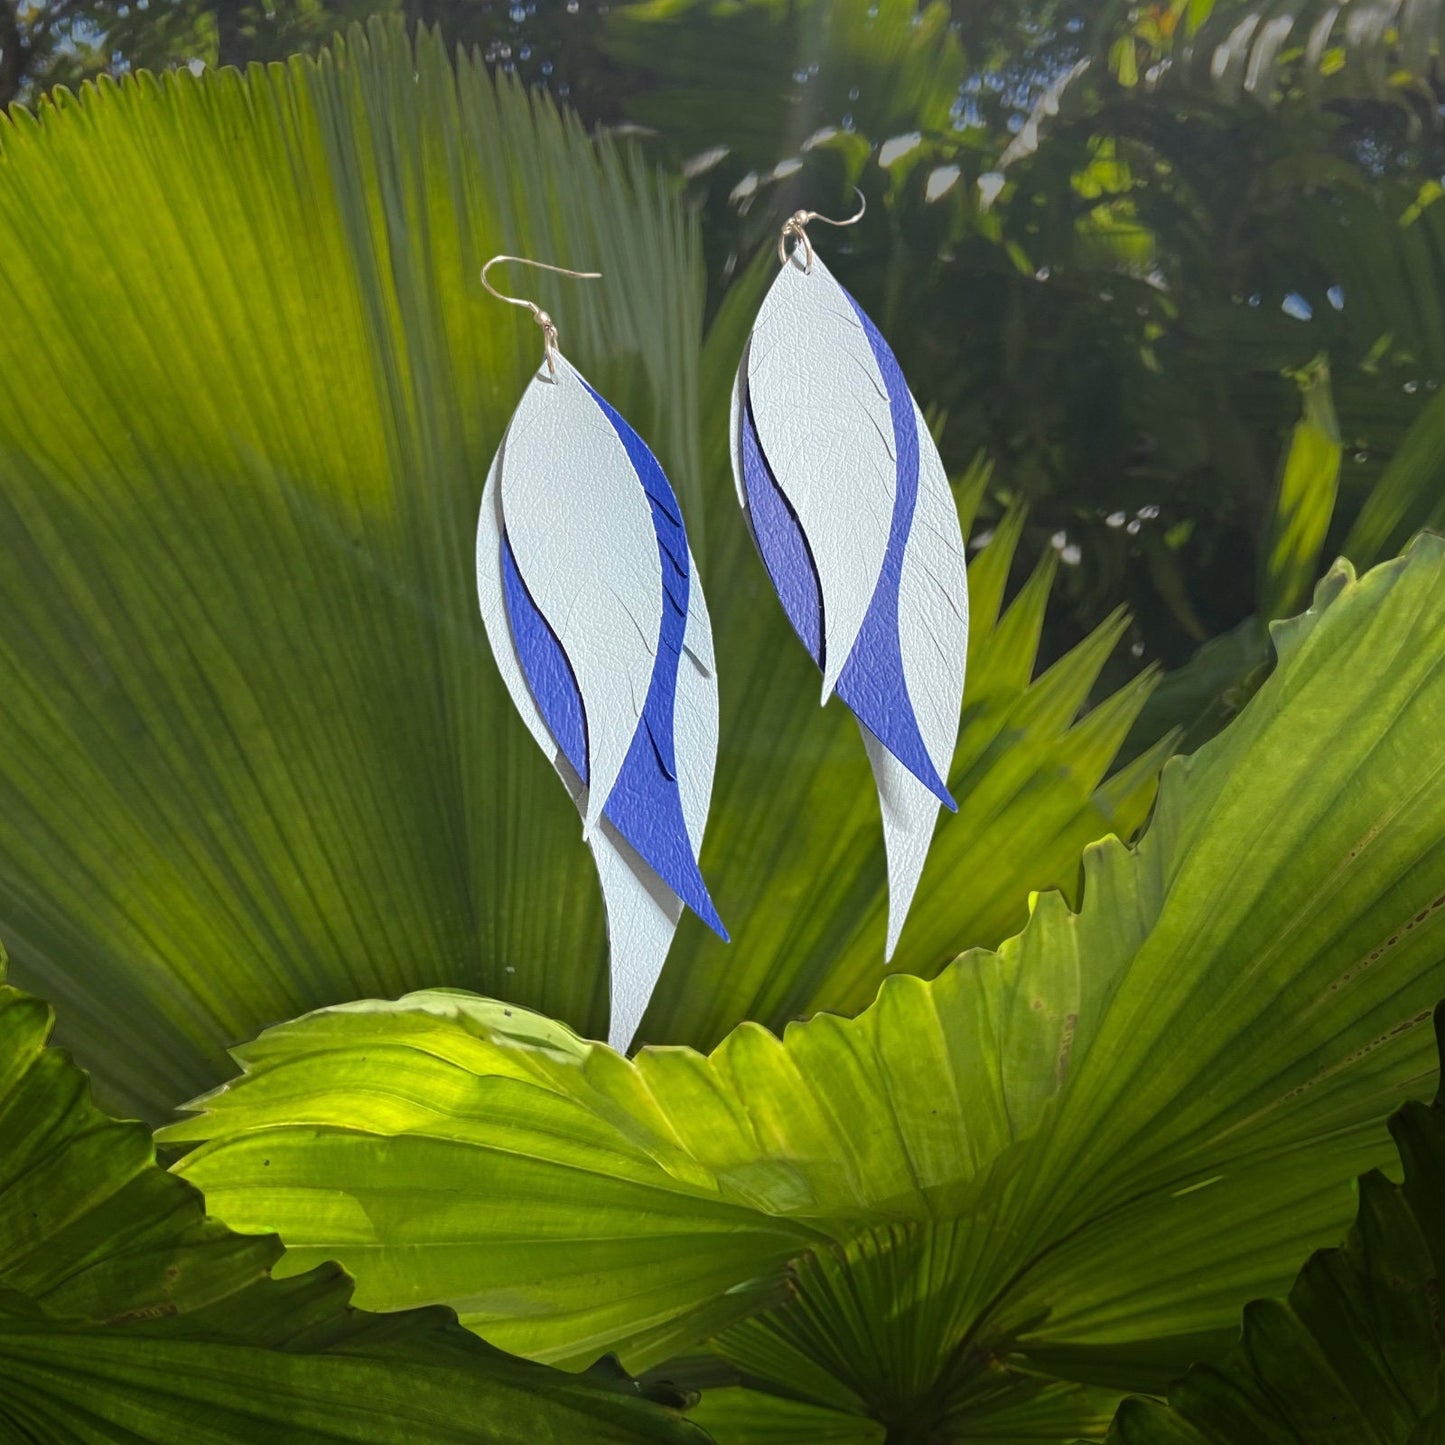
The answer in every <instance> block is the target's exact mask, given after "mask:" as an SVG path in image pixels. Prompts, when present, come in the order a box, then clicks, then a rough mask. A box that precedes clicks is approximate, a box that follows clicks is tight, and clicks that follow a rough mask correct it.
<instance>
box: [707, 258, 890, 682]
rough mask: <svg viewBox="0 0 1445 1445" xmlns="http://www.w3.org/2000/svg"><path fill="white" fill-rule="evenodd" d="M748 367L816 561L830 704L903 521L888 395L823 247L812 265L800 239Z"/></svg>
mask: <svg viewBox="0 0 1445 1445" xmlns="http://www.w3.org/2000/svg"><path fill="white" fill-rule="evenodd" d="M746 365H747V373H748V375H747V386H748V397H749V399H750V401H751V403H752V410H753V417H754V419H755V420H756V422H757V427H758V438H759V440H760V441H761V443H762V447H763V452H764V454H765V455H766V456H767V459H768V463H769V465H770V466H771V467H772V470H773V475H774V477H775V478H776V479H777V482H778V485H779V487H781V488H782V491H783V494H784V496H786V497H787V499H788V502H789V504H790V505H791V506H792V508H793V511H794V512H795V513H796V514H797V517H798V522H799V525H800V526H801V527H802V529H803V535H804V536H805V537H806V538H807V540H808V546H809V548H810V549H811V551H812V555H813V561H814V564H815V566H816V567H817V570H818V582H819V585H820V588H821V591H822V599H823V700H824V701H825V702H826V701H827V699H828V697H829V695H830V694H831V693H832V691H833V687H834V685H835V684H836V682H837V681H838V674H839V673H841V672H842V670H843V666H844V664H845V663H846V662H847V660H848V654H849V653H850V652H851V651H852V649H853V644H854V642H855V641H857V638H858V631H859V628H861V627H862V625H863V617H864V614H865V613H866V612H867V611H868V604H869V603H870V602H871V601H872V599H873V592H874V590H875V588H876V587H877V585H878V575H879V573H880V572H881V570H882V567H883V554H884V552H885V550H886V549H887V545H888V533H889V529H890V528H891V526H892V523H893V503H894V499H895V497H896V496H897V491H898V472H897V457H896V454H895V447H894V441H893V421H892V416H891V414H890V412H889V409H888V393H887V390H886V388H885V387H884V385H883V377H882V374H881V373H880V372H879V370H878V363H877V362H876V361H875V359H874V357H873V348H872V347H871V346H870V345H869V342H868V336H867V334H866V333H865V331H864V330H863V323H862V322H861V321H860V320H859V319H858V314H857V312H856V311H854V309H853V306H852V303H851V302H850V301H849V300H848V298H847V296H846V295H845V294H844V293H843V290H842V288H841V287H840V286H839V285H838V283H837V282H836V281H835V280H834V279H833V276H832V273H831V272H829V270H828V268H827V267H826V266H825V265H824V264H823V262H822V261H821V260H819V259H818V258H817V257H816V256H815V257H814V260H813V269H812V271H811V273H804V271H803V260H802V255H801V248H800V250H799V251H795V252H794V253H793V255H792V257H791V258H790V259H789V260H788V261H787V262H786V263H785V264H784V265H783V266H782V267H781V268H780V269H779V271H778V277H777V280H775V281H774V282H773V285H772V287H771V288H770V290H769V291H768V294H767V296H766V297H765V298H764V300H763V304H762V308H761V309H760V310H759V312H758V319H757V322H756V324H755V325H754V327H753V334H752V338H751V341H750V342H749V347H748V352H747V361H746ZM735 435H736V432H735ZM733 445H734V447H736V445H737V443H736V440H734V443H733Z"/></svg>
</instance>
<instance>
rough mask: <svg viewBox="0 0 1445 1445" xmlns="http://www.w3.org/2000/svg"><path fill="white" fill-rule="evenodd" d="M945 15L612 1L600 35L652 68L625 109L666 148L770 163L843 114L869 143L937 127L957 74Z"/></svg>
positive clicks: (795, 0)
mask: <svg viewBox="0 0 1445 1445" xmlns="http://www.w3.org/2000/svg"><path fill="white" fill-rule="evenodd" d="M951 18H952V17H951V16H950V13H949V7H948V6H947V5H945V4H940V3H938V0H932V3H924V4H920V3H919V0H742V3H732V4H728V5H717V4H714V3H712V0H646V3H643V4H630V5H625V6H618V7H615V8H614V10H613V12H612V14H611V16H610V17H609V19H608V22H607V26H606V29H605V30H604V32H603V43H604V45H605V46H606V48H607V50H608V51H609V53H610V54H611V55H612V56H613V57H614V58H615V59H617V60H619V61H622V62H623V63H625V64H627V65H630V66H632V67H635V68H636V69H638V70H640V71H643V72H651V73H653V74H655V75H657V77H658V81H659V83H658V84H657V86H656V87H655V88H654V87H647V88H644V89H642V90H641V91H639V92H638V93H636V94H634V95H631V96H629V97H628V98H627V109H628V114H629V115H630V116H631V117H632V118H633V119H635V120H638V121H641V122H643V123H644V124H646V125H651V126H656V127H658V128H659V129H660V130H661V131H662V132H663V137H664V143H665V144H667V146H668V147H669V149H670V150H671V151H673V152H674V153H675V154H677V155H679V156H685V155H688V154H691V153H694V152H698V151H702V150H704V149H706V148H709V147H712V146H715V145H719V144H721V145H726V146H728V147H729V148H730V149H731V150H733V151H735V152H736V153H737V154H738V155H739V157H740V158H741V159H742V160H743V161H744V162H745V163H746V164H747V165H750V166H770V165H772V164H773V163H774V162H775V161H777V160H779V159H781V157H782V154H783V152H782V151H780V147H786V148H789V149H796V148H797V147H799V146H801V145H802V144H803V143H804V142H805V141H806V140H807V139H808V135H809V132H810V131H811V130H813V129H816V128H817V127H818V126H821V125H822V124H823V123H824V121H825V120H832V121H833V122H835V123H836V122H837V120H838V119H839V118H841V117H842V116H844V115H851V116H853V117H854V123H855V124H856V125H857V126H858V128H859V129H860V130H861V131H862V132H863V133H864V134H865V135H868V136H871V137H873V138H874V139H875V140H885V139H887V138H888V137H889V136H890V135H893V134H895V133H897V132H900V131H911V130H918V129H922V130H939V131H943V130H947V129H948V128H949V126H950V124H951V119H950V112H951V109H952V107H953V105H954V103H955V102H956V100H957V98H958V89H959V86H960V85H961V84H962V83H963V81H964V79H965V77H966V75H967V66H966V63H965V58H964V53H963V47H962V46H961V45H960V43H959V39H958V36H957V34H956V33H955V31H954V28H953V27H952V25H951V24H950V20H951ZM800 76H801V77H804V78H803V79H801V80H800V79H799V77H800ZM803 114H806V115H808V116H812V117H814V119H813V121H812V123H811V124H808V123H806V122H803V123H800V116H801V115H803Z"/></svg>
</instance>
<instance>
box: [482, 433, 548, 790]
mask: <svg viewBox="0 0 1445 1445" xmlns="http://www.w3.org/2000/svg"><path fill="white" fill-rule="evenodd" d="M505 447H506V443H505V441H504V442H503V444H502V447H501V448H499V449H498V451H497V455H496V456H495V457H493V458H492V465H491V469H490V470H489V471H488V472H487V484H486V486H485V487H484V488H483V489H482V510H481V515H480V516H479V517H478V518H477V600H478V602H480V603H481V608H482V625H483V626H484V627H485V628H486V629H487V641H488V642H489V643H491V646H492V656H493V657H494V658H496V660H497V671H498V672H500V673H501V674H502V682H503V683H504V684H505V685H506V688H507V691H508V692H509V693H510V694H511V697H512V703H513V706H515V707H516V709H517V711H518V712H519V713H520V714H521V717H522V721H523V722H524V723H526V725H527V731H528V732H529V733H531V734H532V736H533V737H534V738H535V739H536V740H537V746H538V747H539V748H541V749H542V751H543V752H544V753H546V755H547V757H548V758H549V759H550V760H551V762H552V765H553V767H557V764H558V759H560V758H562V750H561V749H560V748H559V747H558V746H557V743H556V740H555V739H554V738H553V737H552V734H551V731H550V730H549V729H548V727H547V724H546V721H545V720H544V719H543V717H542V710H541V709H540V708H539V707H538V706H537V703H536V700H535V699H534V698H533V697H532V689H531V688H530V687H529V686H528V685H527V676H526V674H525V673H524V672H523V671H522V661H521V658H519V657H518V656H517V644H516V643H515V642H513V641H512V629H511V626H510V624H509V623H508V621H507V597H506V592H505V591H504V589H503V584H502V489H501V486H500V483H499V481H498V477H499V473H500V471H501V466H502V451H503V450H505ZM563 761H565V759H563ZM559 771H560V769H559Z"/></svg>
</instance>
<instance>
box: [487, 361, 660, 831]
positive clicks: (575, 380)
mask: <svg viewBox="0 0 1445 1445" xmlns="http://www.w3.org/2000/svg"><path fill="white" fill-rule="evenodd" d="M556 362H557V376H556V379H555V380H552V379H551V378H550V377H549V376H548V374H547V370H546V367H545V366H544V367H543V368H541V370H539V371H538V373H537V375H536V376H535V377H534V378H533V379H532V382H531V384H530V385H529V386H528V387H527V390H526V391H525V392H524V393H523V395H522V400H521V402H520V403H519V404H518V406H517V410H516V413H515V415H514V416H513V417H512V422H511V425H510V426H509V427H508V428H507V436H506V440H505V442H504V444H503V445H504V451H503V455H504V459H505V460H504V464H503V466H502V469H501V494H502V516H503V518H504V519H505V522H506V529H507V536H508V537H509V538H510V540H511V543H512V551H513V553H514V554H515V555H516V558H517V568H518V571H520V573H521V574H522V580H523V581H524V582H525V583H526V585H527V590H528V592H529V593H530V594H531V596H532V600H533V601H534V602H535V603H536V604H537V609H538V611H540V612H541V614H542V616H543V617H545V618H546V619H547V623H548V625H549V626H550V627H551V629H552V631H553V632H554V633H556V635H557V640H558V641H559V642H560V643H561V644H562V651H563V652H564V653H566V655H567V660H568V661H569V662H570V663H571V664H572V672H573V675H574V676H575V677H576V679H577V688H578V691H579V692H580V693H581V695H582V711H583V714H584V715H585V717H586V719H587V754H588V756H587V763H588V784H589V787H588V798H587V804H586V808H585V811H584V814H583V819H584V828H583V832H584V833H585V834H587V835H590V834H591V831H592V829H593V828H594V827H595V826H596V823H597V820H598V818H599V817H600V816H601V813H602V808H603V805H604V804H605V803H606V801H607V798H608V796H609V795H610V794H611V792H612V786H613V784H614V783H615V782H616V781H617V775H618V773H619V772H621V770H622V764H623V761H624V759H625V758H626V757H627V750H628V748H629V747H631V745H632V737H633V734H634V733H635V732H636V731H637V725H638V721H639V719H640V718H641V716H642V706H643V703H644V702H645V701H646V699H647V690H648V686H649V684H650V683H651V681H652V670H653V666H654V664H655V662H656V659H657V644H658V634H659V632H660V630H661V626H662V606H663V602H662V564H661V562H660V560H659V559H658V555H657V535H656V533H655V531H654V530H653V525H652V513H651V510H650V508H649V506H648V502H647V497H646V495H645V494H644V492H643V490H642V485H641V483H640V481H639V480H638V477H637V472H636V471H635V470H634V468H633V465H632V462H631V460H630V459H629V457H628V455H627V452H626V450H625V449H624V447H623V445H622V441H621V439H620V438H619V437H618V435H617V433H616V432H615V431H614V430H613V428H612V424H611V422H609V421H608V419H607V418H606V417H605V416H604V415H603V414H602V412H601V410H600V409H599V407H598V406H597V403H596V402H595V401H594V400H593V399H592V396H591V395H590V393H589V392H588V390H587V388H586V387H585V386H584V385H583V383H582V379H581V377H580V376H578V374H577V373H576V372H575V371H574V370H573V368H572V367H571V365H570V364H569V363H568V362H567V360H566V359H565V358H564V357H562V356H560V355H559V356H557V358H556Z"/></svg>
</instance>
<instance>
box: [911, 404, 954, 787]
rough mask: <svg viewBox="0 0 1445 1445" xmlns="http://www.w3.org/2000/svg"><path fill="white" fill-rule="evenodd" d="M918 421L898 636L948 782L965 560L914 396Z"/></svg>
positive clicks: (949, 492)
mask: <svg viewBox="0 0 1445 1445" xmlns="http://www.w3.org/2000/svg"><path fill="white" fill-rule="evenodd" d="M913 420H914V424H915V425H916V426H917V428H918V499H917V501H916V502H915V503H914V507H913V526H912V529H911V530H910V531H909V533H908V541H907V543H906V544H905V546H904V548H903V571H902V575H901V576H900V578H899V585H898V641H899V644H900V647H901V650H902V654H903V676H904V679H905V681H906V682H907V684H908V697H909V700H910V701H911V702H912V704H913V714H914V716H915V717H916V718H917V719H918V731H919V732H920V733H921V734H922V736H923V745H924V747H925V748H927V749H928V756H929V757H930V758H931V759H932V761H933V766H934V767H935V768H936V769H937V770H938V776H939V777H940V778H942V779H943V780H944V781H945V782H947V781H948V770H949V768H950V767H951V766H952V765H953V751H954V748H955V747H956V746H957V744H958V719H959V712H960V710H961V709H962V707H963V675H964V669H965V666H966V664H967V662H968V561H967V557H966V554H965V552H964V545H963V531H962V529H961V528H960V527H959V525H958V506H957V504H956V503H955V502H954V500H953V489H952V488H951V487H950V486H949V485H948V473H947V472H945V471H944V469H943V459H942V458H941V457H940V456H939V455H938V448H937V446H935V445H934V441H933V437H932V435H931V434H930V433H929V430H928V425H927V423H926V422H925V421H924V420H923V413H922V412H921V411H919V409H918V403H917V402H916V401H915V402H914V403H913Z"/></svg>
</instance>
